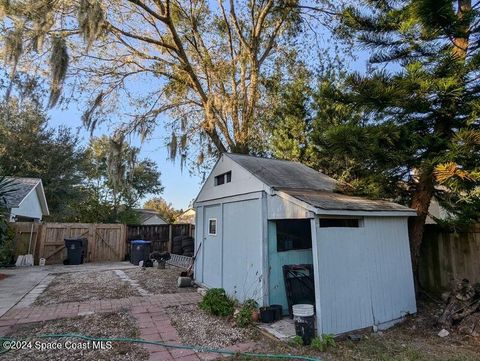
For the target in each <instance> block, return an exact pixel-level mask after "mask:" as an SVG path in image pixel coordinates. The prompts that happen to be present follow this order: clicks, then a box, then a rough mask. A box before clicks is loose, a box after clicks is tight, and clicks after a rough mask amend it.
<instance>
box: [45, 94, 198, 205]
mask: <svg viewBox="0 0 480 361" xmlns="http://www.w3.org/2000/svg"><path fill="white" fill-rule="evenodd" d="M81 115H82V112H81V110H79V109H78V106H77V105H75V104H72V103H70V106H69V108H68V109H66V110H61V109H58V108H54V109H51V110H50V111H49V116H50V121H49V126H51V127H54V128H56V127H58V126H60V125H64V126H67V127H69V128H72V129H78V131H79V134H80V136H81V138H82V142H83V144H87V143H88V141H89V138H90V133H89V132H88V131H87V130H86V129H85V128H84V127H83V126H82V121H81ZM159 123H161V121H160V122H159ZM102 134H107V135H111V133H109V130H108V129H105V127H102V126H100V127H99V128H98V130H97V131H95V133H94V136H100V135H102ZM168 134H170V132H169V133H168ZM165 135H166V131H165V130H164V129H163V127H162V126H161V125H160V126H158V127H157V129H156V130H155V132H154V134H153V135H152V139H151V140H148V141H145V142H143V143H141V142H140V140H139V139H138V138H137V139H131V144H132V145H134V146H138V147H139V148H140V157H141V158H150V159H151V160H153V161H154V162H155V163H157V166H158V169H159V170H160V172H161V177H160V180H161V182H162V185H163V186H164V187H165V189H164V191H163V193H162V194H161V195H160V196H161V197H163V198H164V199H165V200H166V201H167V202H168V203H172V205H173V206H174V207H175V208H176V209H187V208H188V206H189V205H190V203H191V201H192V200H193V199H194V198H195V197H196V196H197V194H198V192H199V190H200V187H201V185H202V178H201V177H199V176H196V175H190V174H189V172H188V170H183V172H182V170H181V169H180V163H179V161H177V162H175V163H173V162H172V161H170V160H169V159H168V150H167V147H166V145H165V141H164V139H165ZM148 198H149V197H146V199H144V200H143V202H144V201H146V200H147V199H148ZM143 202H142V203H143ZM140 206H143V204H140Z"/></svg>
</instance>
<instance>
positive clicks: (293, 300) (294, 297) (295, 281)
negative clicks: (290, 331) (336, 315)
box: [282, 264, 315, 318]
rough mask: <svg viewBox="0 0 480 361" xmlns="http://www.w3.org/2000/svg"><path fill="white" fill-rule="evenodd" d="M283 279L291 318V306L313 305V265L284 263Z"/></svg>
mask: <svg viewBox="0 0 480 361" xmlns="http://www.w3.org/2000/svg"><path fill="white" fill-rule="evenodd" d="M282 268H283V279H284V281H285V291H286V293H287V303H288V313H289V315H290V318H293V311H292V306H293V305H295V304H310V305H315V286H314V284H313V265H311V264H292V265H284V266H283V267H282Z"/></svg>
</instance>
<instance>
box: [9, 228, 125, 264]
mask: <svg viewBox="0 0 480 361" xmlns="http://www.w3.org/2000/svg"><path fill="white" fill-rule="evenodd" d="M11 226H12V227H13V228H14V229H15V231H16V239H15V254H16V256H18V255H20V254H26V253H27V252H28V246H29V244H30V251H31V253H33V254H34V257H35V261H36V263H37V262H38V260H39V259H40V258H45V260H46V263H47V264H53V263H62V262H63V260H65V259H66V258H67V251H66V249H65V243H64V238H72V237H85V238H87V240H88V251H87V259H86V261H87V262H106V261H123V260H124V259H125V253H126V252H125V250H126V242H125V240H126V226H125V225H123V224H91V223H44V224H38V223H27V222H18V223H11Z"/></svg>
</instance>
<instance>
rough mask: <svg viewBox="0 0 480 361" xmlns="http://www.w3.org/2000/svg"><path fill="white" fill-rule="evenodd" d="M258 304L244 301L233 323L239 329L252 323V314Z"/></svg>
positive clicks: (253, 301)
mask: <svg viewBox="0 0 480 361" xmlns="http://www.w3.org/2000/svg"><path fill="white" fill-rule="evenodd" d="M257 307H258V303H257V301H255V300H252V299H248V300H246V301H245V302H244V303H243V305H242V307H241V308H240V311H239V312H238V313H237V314H236V315H235V322H236V323H237V326H239V327H248V326H250V325H251V324H252V323H253V317H252V312H253V311H254V310H255V309H257Z"/></svg>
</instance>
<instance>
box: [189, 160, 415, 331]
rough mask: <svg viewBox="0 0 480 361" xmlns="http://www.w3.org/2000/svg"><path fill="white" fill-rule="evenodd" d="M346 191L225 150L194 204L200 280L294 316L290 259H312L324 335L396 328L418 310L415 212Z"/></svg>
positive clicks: (288, 166)
mask: <svg viewBox="0 0 480 361" xmlns="http://www.w3.org/2000/svg"><path fill="white" fill-rule="evenodd" d="M336 189H337V181H335V180H334V179H332V178H330V177H328V176H326V175H324V174H322V173H319V172H317V171H315V170H313V169H311V168H308V167H306V166H305V165H302V164H300V163H296V162H289V161H282V160H275V159H265V158H256V157H250V156H245V155H237V154H223V155H222V156H221V158H220V159H219V161H218V162H217V163H216V165H215V166H214V168H213V170H212V172H211V174H210V175H209V177H208V179H207V180H206V182H205V184H204V185H203V187H202V189H201V190H200V193H199V194H198V196H197V198H196V200H195V203H194V206H195V209H196V225H197V227H196V237H195V242H196V243H195V252H198V255H197V258H196V262H195V280H196V282H197V283H199V284H200V285H203V286H206V287H223V288H224V289H225V290H226V291H227V293H228V294H229V295H231V296H232V297H235V298H236V299H238V300H239V301H244V300H245V299H248V298H254V299H255V300H256V301H257V302H258V303H259V304H260V305H271V304H281V305H282V306H283V310H284V313H286V311H287V310H288V309H287V297H286V292H285V286H284V279H283V273H282V266H283V265H291V264H311V265H313V271H314V272H313V273H314V277H313V278H314V285H315V292H314V293H315V302H314V303H315V309H316V322H317V333H318V334H328V333H333V334H340V333H344V332H348V331H352V330H356V329H361V328H365V327H370V326H377V327H378V328H386V327H389V326H391V325H392V324H394V323H395V322H398V321H399V320H401V319H403V317H404V316H405V315H407V314H412V313H415V312H416V303H415V291H414V283H413V275H412V265H411V260H410V249H409V241H408V217H409V216H414V215H415V211H414V210H412V209H410V208H407V207H404V206H402V205H399V204H395V203H392V202H387V201H379V200H369V199H365V198H360V197H352V196H348V195H343V194H340V193H336V192H335V191H336Z"/></svg>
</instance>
